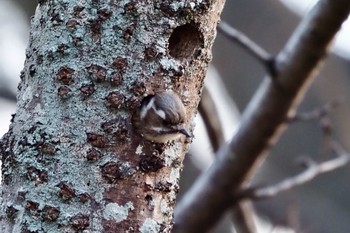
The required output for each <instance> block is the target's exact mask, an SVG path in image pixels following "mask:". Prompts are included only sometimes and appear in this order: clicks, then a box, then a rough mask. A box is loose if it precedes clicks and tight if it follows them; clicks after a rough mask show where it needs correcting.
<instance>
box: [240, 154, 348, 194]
mask: <svg viewBox="0 0 350 233" xmlns="http://www.w3.org/2000/svg"><path fill="white" fill-rule="evenodd" d="M349 160H350V157H349V154H341V155H339V156H338V157H336V158H334V159H331V160H328V161H325V162H322V163H316V162H314V161H312V160H309V161H307V163H306V164H307V168H306V170H305V171H304V172H302V173H300V174H298V175H296V176H294V177H291V178H288V179H286V180H283V181H282V182H280V183H278V184H275V185H272V186H268V187H264V188H257V189H253V190H250V191H248V193H249V194H248V195H243V196H246V197H249V198H251V199H262V198H269V197H274V196H276V195H278V194H279V193H281V192H285V191H288V190H290V189H292V188H295V187H297V186H300V185H302V184H305V183H306V182H308V181H310V180H312V179H314V178H315V177H316V176H318V175H320V174H323V173H326V172H330V171H334V170H336V169H337V168H340V167H343V166H345V165H346V164H348V163H349Z"/></svg>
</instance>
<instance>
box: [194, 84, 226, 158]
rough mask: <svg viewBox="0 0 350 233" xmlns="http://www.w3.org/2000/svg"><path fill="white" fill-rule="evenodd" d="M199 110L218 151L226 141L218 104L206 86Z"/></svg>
mask: <svg viewBox="0 0 350 233" xmlns="http://www.w3.org/2000/svg"><path fill="white" fill-rule="evenodd" d="M198 111H199V113H200V114H201V116H202V119H203V122H204V124H205V128H206V130H207V132H208V137H209V140H210V143H211V145H212V147H213V150H214V152H216V151H217V150H218V149H219V148H220V146H221V145H222V144H223V143H224V142H225V139H224V133H223V131H222V127H221V121H220V117H219V113H218V111H217V108H216V105H215V103H214V101H213V99H212V96H211V95H210V93H209V91H208V90H207V88H206V87H205V86H204V88H203V92H202V99H201V101H200V103H199V106H198Z"/></svg>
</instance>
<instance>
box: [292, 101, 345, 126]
mask: <svg viewBox="0 0 350 233" xmlns="http://www.w3.org/2000/svg"><path fill="white" fill-rule="evenodd" d="M339 104H340V100H334V101H331V102H330V103H327V104H325V105H324V106H323V107H321V108H317V109H315V110H313V111H311V112H307V113H297V114H296V115H295V116H293V117H290V118H289V119H288V121H289V122H295V121H310V120H317V119H321V118H322V117H324V116H326V115H328V114H329V113H330V112H331V111H332V110H334V109H335V108H337V107H338V106H339Z"/></svg>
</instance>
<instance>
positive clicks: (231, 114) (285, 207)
mask: <svg viewBox="0 0 350 233" xmlns="http://www.w3.org/2000/svg"><path fill="white" fill-rule="evenodd" d="M305 3H306V4H308V5H309V6H310V5H312V1H311V2H308V1H306V0H304V1H302V0H294V1H293V0H288V1H287V0H281V1H276V0H264V1H262V0H251V1H245V0H230V1H227V2H226V6H225V9H224V12H223V15H222V19H223V20H225V21H226V22H228V23H229V24H230V25H232V26H233V27H235V28H236V29H238V30H240V31H242V32H244V33H245V34H246V35H248V36H249V37H250V38H251V39H253V40H254V41H255V42H256V43H258V44H260V45H261V46H262V47H263V48H265V49H266V50H267V51H269V52H270V53H271V54H277V53H278V52H279V51H280V49H281V48H282V47H283V46H284V44H285V43H286V41H287V40H288V38H289V36H290V35H291V33H292V32H293V30H294V29H295V27H296V26H297V24H298V23H299V22H300V16H301V15H302V14H307V8H306V7H307V5H305ZM36 4H37V1H28V0H26V1H23V0H1V1H0V137H1V136H2V135H3V134H4V133H6V131H7V130H8V125H9V123H10V119H11V114H13V113H15V101H16V98H15V96H16V88H17V84H18V82H19V74H20V71H21V69H22V66H23V62H24V58H25V48H26V46H27V42H28V34H29V22H30V17H31V16H32V15H33V14H34V11H35V7H36ZM347 30H348V31H350V29H349V26H348V29H347ZM347 46H348V47H347ZM349 46H350V33H349V32H348V34H346V32H344V34H342V35H341V37H339V38H338V39H337V42H336V46H335V47H334V53H332V54H331V55H330V56H329V57H328V58H327V59H326V62H325V65H324V66H323V67H322V69H321V70H320V73H319V75H318V78H317V79H316V82H315V83H314V84H313V85H312V87H311V89H310V91H309V92H308V94H307V95H306V98H305V100H304V101H303V103H302V105H301V107H300V109H299V112H309V111H311V110H314V109H316V108H320V107H321V106H323V105H324V104H326V103H329V102H331V101H334V100H336V99H341V100H342V102H341V105H340V106H339V107H338V108H336V109H335V110H334V111H332V113H331V114H330V116H331V122H332V124H333V126H334V137H335V138H336V139H337V140H338V141H339V142H340V143H341V144H342V145H343V146H344V147H345V148H346V149H349V150H350V140H349V137H350V124H348V119H349V116H350V91H349V89H350V62H349V57H350V55H349V54H350V52H349V50H350V49H349ZM213 54H214V59H213V62H212V67H211V69H210V72H209V73H208V77H207V82H208V83H210V85H208V86H210V87H214V88H211V90H209V91H210V93H212V95H213V97H214V100H215V101H217V104H218V109H219V113H220V116H221V117H222V125H223V126H224V128H225V137H226V138H227V140H229V139H230V138H231V137H232V135H233V134H234V132H235V130H236V128H237V126H238V124H239V115H240V112H242V111H244V108H245V107H246V105H247V103H248V102H249V100H250V98H251V97H252V96H253V93H254V92H255V90H256V89H257V87H258V86H259V84H260V82H261V81H262V78H263V77H264V75H265V73H266V72H265V69H264V67H263V66H262V65H261V64H259V63H258V62H257V61H256V60H254V59H253V58H252V57H251V56H250V55H249V54H248V53H247V52H246V51H244V50H243V49H242V48H241V47H240V46H239V45H237V44H234V43H232V42H230V41H229V40H227V39H226V38H224V37H223V36H222V35H220V34H218V36H217V39H216V42H215V45H214V50H213ZM223 87H225V88H226V89H225V90H223ZM205 134H206V131H205V129H204V128H203V124H202V122H201V119H200V117H198V119H197V127H196V132H195V136H196V141H195V142H194V144H193V146H192V148H191V151H190V153H189V155H188V156H187V157H186V160H185V169H184V174H183V176H182V181H181V191H182V192H185V191H186V190H187V188H188V187H190V185H191V183H192V182H193V181H194V180H195V178H196V177H197V176H198V175H199V174H200V173H201V171H203V170H205V169H206V168H207V167H208V166H209V164H210V163H211V161H212V153H211V151H212V150H211V148H210V143H209V142H208V139H207V138H206V135H205ZM323 140H324V138H323V134H322V132H321V130H320V127H319V122H318V121H317V120H315V121H308V122H297V123H294V124H292V125H291V126H290V128H289V129H288V131H287V132H286V133H285V134H284V135H283V136H282V138H281V140H280V141H279V142H278V144H277V146H276V147H274V148H273V149H272V151H271V154H270V156H269V157H268V159H267V161H266V162H265V164H264V165H263V166H262V167H261V169H260V171H259V174H257V175H256V178H255V180H254V181H253V183H254V184H259V185H266V184H274V183H276V182H278V181H280V180H282V179H284V178H287V177H290V176H292V175H295V174H297V173H298V172H300V171H301V168H300V167H298V165H297V163H296V160H297V158H298V157H300V156H303V155H307V156H310V157H312V158H313V159H315V160H317V161H322V160H325V159H327V155H324V154H322V147H323V145H324V141H323ZM203 143H206V144H203ZM198 144H200V145H202V146H201V147H199V146H197V145H198ZM203 145H208V146H207V147H206V148H205V147H203ZM349 177H350V166H346V167H345V168H341V169H339V170H336V171H333V172H331V173H328V174H325V175H322V176H320V177H318V178H316V179H315V180H313V181H312V182H310V183H307V184H306V185H304V186H302V187H298V188H296V189H293V190H291V191H288V192H286V193H283V194H281V195H279V196H277V197H275V198H273V199H269V200H264V201H258V202H256V203H254V205H255V207H256V211H257V213H258V215H259V217H260V218H261V219H264V220H266V221H269V222H270V224H269V225H267V226H266V225H264V226H263V227H264V228H261V229H260V230H259V232H273V230H276V228H275V226H274V225H275V224H280V225H291V226H292V227H293V228H294V229H296V231H297V232H319V233H328V232H332V233H344V232H347V231H348V229H350V221H349V219H350V201H349V198H348V197H349V196H350V185H349V184H348V183H349V181H348V178H349ZM216 232H220V233H226V232H227V233H228V232H232V229H231V226H230V225H228V226H227V225H224V224H222V225H221V226H220V227H218V228H217V230H216ZM275 232H277V231H275Z"/></svg>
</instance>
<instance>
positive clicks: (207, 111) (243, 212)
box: [198, 86, 256, 233]
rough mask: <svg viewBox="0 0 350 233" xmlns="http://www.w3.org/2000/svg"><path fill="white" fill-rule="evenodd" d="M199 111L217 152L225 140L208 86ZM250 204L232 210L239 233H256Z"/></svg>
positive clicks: (244, 202)
mask: <svg viewBox="0 0 350 233" xmlns="http://www.w3.org/2000/svg"><path fill="white" fill-rule="evenodd" d="M198 111H199V113H200V114H201V116H202V119H203V122H204V125H205V128H206V130H207V133H208V137H209V141H210V143H211V146H212V148H213V150H214V152H217V151H218V150H219V148H220V146H221V145H222V144H224V143H225V138H224V133H223V129H222V126H221V121H220V117H219V112H218V110H217V106H216V104H215V101H214V100H213V98H212V96H211V94H210V92H209V91H208V89H207V87H206V86H204V88H203V92H202V98H201V101H200V103H199V106H198ZM248 202H250V201H243V202H241V203H238V204H237V205H236V206H235V207H233V208H232V222H233V224H234V226H235V229H236V231H237V232H239V233H254V232H256V228H255V223H254V220H253V216H254V215H255V213H254V209H253V208H252V207H251V205H250V203H248Z"/></svg>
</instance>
